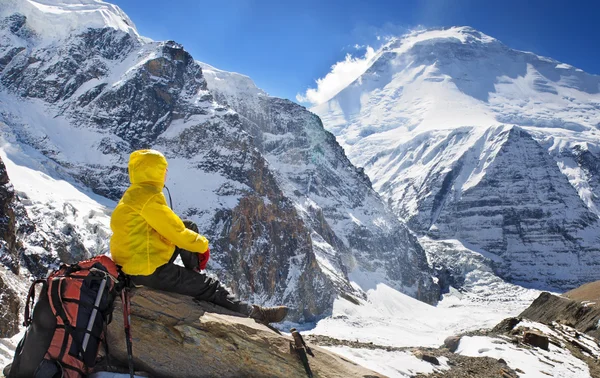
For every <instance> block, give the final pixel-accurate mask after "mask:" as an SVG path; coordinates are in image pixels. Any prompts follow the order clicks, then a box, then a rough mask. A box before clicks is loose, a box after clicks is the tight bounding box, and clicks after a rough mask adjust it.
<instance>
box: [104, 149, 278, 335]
mask: <svg viewBox="0 0 600 378" xmlns="http://www.w3.org/2000/svg"><path fill="white" fill-rule="evenodd" d="M128 168H129V180H130V181H131V186H130V187H129V188H128V189H127V190H126V191H125V194H123V197H122V198H121V200H120V201H119V204H118V205H117V207H116V208H115V210H114V211H113V214H112V217H111V220H110V227H111V229H112V232H113V235H112V237H111V239H110V250H111V254H112V258H113V260H114V261H115V262H116V263H117V264H119V265H121V267H122V269H123V271H124V272H125V273H126V274H128V275H129V276H130V277H131V279H132V281H133V283H134V284H136V285H143V286H148V287H151V288H154V289H157V290H164V291H169V292H174V293H179V294H184V295H189V296H192V297H195V298H197V299H199V300H204V301H208V302H212V303H215V304H217V305H220V306H222V307H225V308H227V309H230V310H233V311H236V312H238V313H241V314H243V315H247V316H250V317H252V318H254V319H256V320H257V321H260V322H262V323H276V322H280V321H282V320H283V319H284V318H285V316H286V315H287V311H288V309H287V307H284V306H278V307H270V308H265V307H260V306H256V305H252V306H250V305H249V304H248V303H245V302H242V301H239V300H236V299H235V298H234V297H233V296H232V295H231V294H230V293H229V292H228V291H227V289H225V287H223V286H222V285H221V283H220V282H219V281H218V280H214V279H211V278H209V277H208V276H206V275H205V274H204V273H201V272H200V270H201V269H204V266H205V265H206V262H207V261H208V257H209V256H210V250H209V248H208V240H207V239H206V238H205V237H204V236H202V235H200V234H199V233H198V227H197V226H196V224H194V223H193V222H191V221H185V222H183V221H182V220H181V219H180V218H179V217H178V216H177V214H175V213H174V212H173V211H172V210H171V209H170V208H169V206H167V201H166V199H165V196H164V195H163V193H162V189H163V187H164V184H165V181H166V178H167V160H166V159H165V157H164V156H163V154H161V153H160V152H158V151H154V150H138V151H135V152H133V153H132V154H131V156H130V157H129V167H128ZM177 256H180V257H181V260H182V261H183V264H184V266H185V267H182V266H179V265H176V264H174V261H175V259H176V258H177Z"/></svg>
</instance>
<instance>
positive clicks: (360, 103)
mask: <svg viewBox="0 0 600 378" xmlns="http://www.w3.org/2000/svg"><path fill="white" fill-rule="evenodd" d="M312 110H313V111H314V112H315V113H316V114H318V115H319V116H321V118H322V119H323V123H324V126H325V127H326V128H327V129H328V130H330V131H332V132H333V133H334V134H335V135H336V137H337V138H338V140H339V141H340V143H341V144H342V146H343V147H344V149H345V151H346V153H347V154H348V157H349V158H350V160H351V161H352V162H353V163H354V164H356V165H357V166H360V167H364V169H365V172H366V173H367V174H368V175H369V177H370V179H371V180H372V181H373V186H374V188H375V189H376V190H377V191H378V192H379V193H380V194H381V195H382V197H383V198H384V199H386V200H388V201H389V202H390V203H391V204H392V205H393V206H394V209H395V211H396V213H397V214H398V215H399V216H400V217H401V218H403V219H405V220H406V221H407V223H408V225H409V226H410V227H411V229H412V230H413V231H415V232H417V233H419V234H421V235H428V236H430V237H433V238H437V239H440V240H443V239H448V240H457V239H458V240H459V241H460V242H461V243H463V244H464V245H468V246H469V248H471V249H472V250H474V251H477V252H478V253H482V254H483V255H485V256H489V255H490V254H491V255H494V256H496V257H497V258H496V259H492V260H494V262H493V263H491V262H490V264H493V266H494V269H495V271H497V272H498V273H499V274H501V275H502V277H504V278H506V279H510V280H513V281H514V282H521V283H524V284H526V285H533V286H534V287H539V288H552V289H555V290H559V289H561V288H568V287H574V286H577V285H578V284H581V283H583V282H586V281H589V280H594V279H598V278H599V277H598V274H597V273H596V272H597V269H595V268H594V266H595V261H597V260H598V258H600V255H599V253H600V250H598V248H597V245H598V235H599V230H600V228H599V227H600V225H599V222H598V204H597V198H598V197H599V196H600V192H599V191H598V190H599V188H600V187H599V185H598V174H599V173H600V172H599V170H598V161H599V160H598V159H599V155H598V153H597V152H598V151H599V148H598V147H599V146H600V134H599V133H598V130H597V128H598V125H600V111H599V110H600V77H599V76H596V75H590V74H587V73H585V72H583V71H581V70H579V69H577V68H574V67H572V66H569V65H566V64H562V63H560V62H557V61H555V60H552V59H549V58H545V57H540V56H537V55H535V54H532V53H527V52H521V51H516V50H512V49H510V48H509V47H507V46H505V45H503V44H502V43H501V42H499V41H498V40H496V39H494V38H492V37H489V36H486V35H484V34H482V33H480V32H478V31H476V30H474V29H472V28H468V27H454V28H447V29H436V30H426V31H419V32H414V33H411V34H409V35H407V36H405V37H401V38H397V39H395V40H392V41H390V42H389V43H388V44H387V45H386V46H384V47H383V48H382V49H381V50H380V51H379V52H378V54H377V55H376V57H375V58H374V59H373V62H372V64H371V66H370V67H369V68H368V69H367V70H366V72H365V73H364V74H363V75H362V76H360V77H359V78H358V79H357V80H356V81H355V82H353V83H352V84H350V85H349V86H348V87H346V88H345V89H343V90H342V91H341V92H340V93H338V94H337V95H336V96H335V97H334V98H332V99H331V100H329V101H327V102H326V103H323V104H320V105H317V106H315V107H314V108H312ZM498 258H499V259H498ZM588 264H591V266H590V267H588ZM557 266H560V268H559V269H557ZM538 276H541V277H540V278H535V277H538Z"/></svg>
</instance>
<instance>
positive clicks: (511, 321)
mask: <svg viewBox="0 0 600 378" xmlns="http://www.w3.org/2000/svg"><path fill="white" fill-rule="evenodd" d="M520 322H521V318H507V319H504V320H503V321H501V322H500V323H498V325H496V326H495V327H494V328H493V329H492V332H498V333H509V332H510V331H512V330H513V329H514V328H515V327H516V326H517V324H519V323H520Z"/></svg>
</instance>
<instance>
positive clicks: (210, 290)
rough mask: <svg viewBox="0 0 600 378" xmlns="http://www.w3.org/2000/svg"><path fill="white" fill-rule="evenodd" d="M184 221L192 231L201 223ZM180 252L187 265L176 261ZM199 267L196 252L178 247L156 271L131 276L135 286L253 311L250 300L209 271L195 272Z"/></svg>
mask: <svg viewBox="0 0 600 378" xmlns="http://www.w3.org/2000/svg"><path fill="white" fill-rule="evenodd" d="M184 223H185V226H186V227H187V228H189V229H190V230H192V231H194V232H198V226H196V224H195V223H194V222H192V221H187V220H186V221H184ZM178 255H179V256H181V261H183V265H185V268H184V267H182V266H179V265H175V264H174V263H173V262H174V261H175V259H176V258H177V256H178ZM197 267H198V254H197V253H194V252H189V251H186V250H184V249H181V248H179V247H176V248H175V252H174V253H173V257H172V258H171V260H170V261H169V262H168V263H166V264H165V265H161V266H159V267H158V268H156V270H155V271H154V273H152V274H150V275H149V276H131V280H132V281H133V283H134V284H136V285H143V286H147V287H151V288H153V289H156V290H163V291H168V292H172V293H178V294H183V295H189V296H191V297H194V298H196V299H198V300H202V301H207V302H211V303H214V304H217V305H219V306H222V307H225V308H226V309H229V310H232V311H235V312H238V313H240V314H243V315H246V316H247V315H249V314H250V311H251V309H252V308H251V307H250V305H249V304H248V303H246V302H241V301H239V300H236V299H235V297H234V296H233V295H232V294H231V293H229V292H228V291H227V289H226V288H225V287H223V285H221V283H220V282H219V281H218V280H216V279H212V278H210V277H208V276H207V275H206V274H203V273H198V272H195V271H194V270H193V269H194V268H197Z"/></svg>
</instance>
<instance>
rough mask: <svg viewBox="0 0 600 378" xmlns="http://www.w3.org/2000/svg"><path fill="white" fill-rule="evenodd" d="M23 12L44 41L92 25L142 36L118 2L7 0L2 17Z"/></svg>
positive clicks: (93, 0)
mask: <svg viewBox="0 0 600 378" xmlns="http://www.w3.org/2000/svg"><path fill="white" fill-rule="evenodd" d="M13 13H20V14H22V15H24V16H25V17H27V23H28V25H29V27H30V28H31V29H32V30H33V31H34V32H35V34H36V35H37V36H38V37H40V38H41V40H43V41H47V42H50V41H52V40H56V39H62V38H65V37H67V36H69V35H71V34H77V33H81V32H83V31H85V30H86V29H88V28H92V29H98V28H100V29H101V28H105V27H108V28H112V29H116V30H121V31H124V32H125V33H128V34H132V35H133V36H136V37H138V38H139V34H138V32H137V29H136V28H135V25H134V24H133V22H132V21H131V20H130V19H129V17H128V16H127V15H126V14H125V13H124V12H123V11H122V10H121V8H119V7H118V6H116V5H114V4H110V3H106V2H104V1H101V0H59V1H54V0H4V1H3V2H2V4H0V18H4V17H7V16H10V15H11V14H13Z"/></svg>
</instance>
